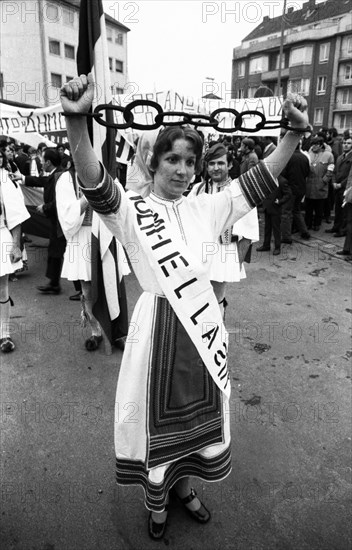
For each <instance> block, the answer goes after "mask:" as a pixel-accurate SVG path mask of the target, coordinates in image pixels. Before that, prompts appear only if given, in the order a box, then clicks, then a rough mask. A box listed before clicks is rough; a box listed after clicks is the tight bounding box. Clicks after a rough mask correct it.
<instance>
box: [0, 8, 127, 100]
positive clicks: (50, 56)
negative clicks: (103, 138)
mask: <svg viewBox="0 0 352 550" xmlns="http://www.w3.org/2000/svg"><path fill="white" fill-rule="evenodd" d="M79 4H80V0H50V2H49V1H48V2H46V1H45V0H37V1H30V2H4V1H0V59H1V65H0V99H3V100H7V101H13V102H19V103H25V104H30V105H33V106H36V107H46V106H49V105H52V104H55V103H58V101H59V89H60V87H61V86H62V85H63V84H64V83H65V82H67V81H68V80H70V79H71V78H73V77H74V76H76V75H77V69H76V54H77V46H78V24H79ZM105 21H106V34H107V43H108V54H109V68H110V82H111V86H112V92H113V93H122V92H123V89H124V86H125V85H126V83H127V82H128V67H127V33H128V32H129V29H128V27H126V26H125V25H123V24H122V23H119V22H118V21H116V20H115V19H113V18H112V17H110V16H109V15H105Z"/></svg>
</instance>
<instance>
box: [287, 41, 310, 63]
mask: <svg viewBox="0 0 352 550" xmlns="http://www.w3.org/2000/svg"><path fill="white" fill-rule="evenodd" d="M312 55H313V46H303V47H302V48H293V49H292V50H291V52H290V67H292V65H311V63H312Z"/></svg>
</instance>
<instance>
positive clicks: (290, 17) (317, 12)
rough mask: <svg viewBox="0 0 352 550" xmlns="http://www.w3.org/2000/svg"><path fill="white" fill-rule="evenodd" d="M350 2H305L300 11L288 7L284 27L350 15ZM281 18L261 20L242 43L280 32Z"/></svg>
mask: <svg viewBox="0 0 352 550" xmlns="http://www.w3.org/2000/svg"><path fill="white" fill-rule="evenodd" d="M351 10H352V0H338V1H337V0H327V1H326V2H323V3H316V1H315V0H308V2H305V3H304V4H303V6H302V8H301V9H300V10H294V8H293V7H289V8H288V10H287V12H286V14H285V26H286V27H291V28H292V27H300V26H302V25H309V24H312V23H318V22H319V21H322V20H324V19H332V18H334V17H338V16H339V15H345V14H346V13H351ZM281 19H282V16H278V17H274V18H273V19H270V18H269V17H268V16H266V17H264V18H263V21H262V22H261V23H260V24H259V25H258V26H257V27H256V28H255V29H254V31H252V32H251V33H249V34H248V35H247V36H246V37H245V38H244V39H243V42H246V41H248V40H255V39H257V38H260V37H263V36H267V35H270V34H275V33H279V32H281Z"/></svg>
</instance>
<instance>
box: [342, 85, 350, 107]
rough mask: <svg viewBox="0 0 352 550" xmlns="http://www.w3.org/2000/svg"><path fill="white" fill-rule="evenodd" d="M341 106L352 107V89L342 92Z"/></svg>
mask: <svg viewBox="0 0 352 550" xmlns="http://www.w3.org/2000/svg"><path fill="white" fill-rule="evenodd" d="M340 97H341V104H342V105H351V104H352V89H351V88H348V89H347V90H342V91H341V96H340Z"/></svg>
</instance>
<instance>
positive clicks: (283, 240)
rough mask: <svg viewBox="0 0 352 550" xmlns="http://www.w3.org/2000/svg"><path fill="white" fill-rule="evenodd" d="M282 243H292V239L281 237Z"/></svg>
mask: <svg viewBox="0 0 352 550" xmlns="http://www.w3.org/2000/svg"><path fill="white" fill-rule="evenodd" d="M282 243H285V244H292V239H281V244H282Z"/></svg>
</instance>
